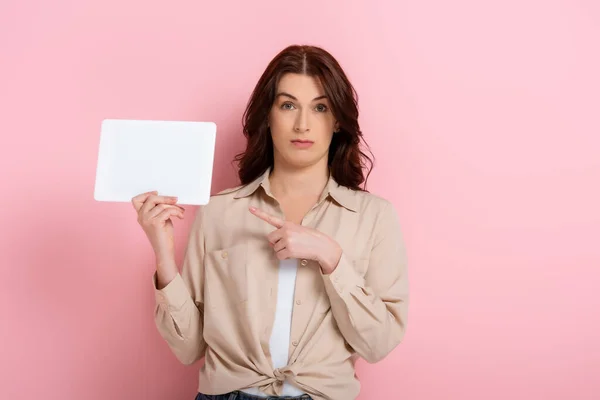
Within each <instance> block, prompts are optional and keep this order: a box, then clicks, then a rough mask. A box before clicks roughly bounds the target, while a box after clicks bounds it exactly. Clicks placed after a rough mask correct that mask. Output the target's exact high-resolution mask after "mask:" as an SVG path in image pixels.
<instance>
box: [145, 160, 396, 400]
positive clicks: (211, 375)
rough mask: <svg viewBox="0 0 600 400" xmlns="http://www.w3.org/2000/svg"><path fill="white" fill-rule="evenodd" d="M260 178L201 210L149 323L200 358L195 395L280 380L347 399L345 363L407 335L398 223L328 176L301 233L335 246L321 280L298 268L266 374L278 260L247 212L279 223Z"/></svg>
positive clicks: (277, 384) (264, 228) (352, 386)
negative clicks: (283, 353)
mask: <svg viewBox="0 0 600 400" xmlns="http://www.w3.org/2000/svg"><path fill="white" fill-rule="evenodd" d="M269 173H270V170H267V171H266V172H265V173H264V174H263V175H262V176H261V177H260V178H258V179H256V180H255V181H254V182H252V183H250V184H248V185H245V186H240V187H237V188H233V189H228V190H225V191H223V192H221V193H219V194H217V195H215V196H212V197H211V199H210V202H209V204H207V205H206V206H202V207H200V208H198V211H197V213H196V216H195V219H194V222H193V226H192V230H191V232H190V236H189V241H188V245H187V249H186V252H185V258H184V263H183V267H182V270H181V274H178V275H177V276H176V277H175V279H173V280H172V281H171V282H169V284H168V285H167V286H165V287H164V288H163V289H161V290H157V289H156V275H154V277H153V280H154V288H155V293H156V311H155V320H156V326H157V327H158V330H159V332H160V334H161V336H162V337H163V338H164V339H165V340H166V341H167V343H168V345H169V347H170V348H171V350H172V351H173V353H174V354H175V356H177V358H178V359H179V360H180V361H181V362H182V363H184V364H188V365H189V364H192V363H194V362H195V361H197V360H199V359H200V358H202V356H205V363H204V365H203V366H202V368H201V369H200V379H199V388H198V390H199V391H201V392H203V393H205V394H222V393H228V392H231V391H234V390H239V389H242V388H249V387H258V388H259V389H260V390H261V391H263V392H265V393H267V394H270V395H280V394H281V389H282V386H283V382H284V381H288V382H291V383H292V384H293V385H295V386H296V387H298V388H300V389H301V390H303V391H304V392H306V393H308V394H309V395H311V397H312V398H313V399H314V400H325V399H328V400H331V399H333V400H352V399H355V398H356V397H357V395H358V393H359V390H360V384H359V382H358V379H357V378H356V376H355V373H354V372H355V371H354V363H355V360H356V358H357V357H358V356H360V357H362V358H364V359H365V360H366V361H367V362H369V363H374V362H377V361H379V360H381V359H382V358H384V357H385V356H386V355H387V354H389V353H390V352H391V351H392V350H393V349H394V347H396V346H397V345H398V344H399V343H400V341H401V340H402V338H403V336H404V333H405V330H406V318H407V312H408V278H407V266H406V253H405V247H404V243H403V239H402V234H401V230H400V224H399V220H398V216H397V214H396V212H395V210H394V208H393V206H392V204H391V203H390V202H388V201H387V200H384V199H382V198H381V197H378V196H375V195H373V194H369V193H366V192H360V191H354V190H351V189H348V188H346V187H343V186H340V185H338V184H337V183H336V182H335V181H334V180H333V179H332V178H330V179H329V182H328V184H327V186H326V187H325V189H324V190H323V193H322V194H321V197H320V199H319V201H318V202H317V204H316V205H315V206H314V207H313V208H312V209H311V210H310V211H309V212H308V213H307V215H306V216H305V217H304V219H303V221H302V225H304V226H308V227H312V228H315V229H317V230H319V231H321V232H323V233H325V234H327V235H329V236H330V237H332V238H333V239H335V240H336V241H337V242H338V243H339V244H340V246H341V247H342V251H343V253H342V257H341V259H340V261H339V264H338V266H337V268H336V269H335V271H334V272H333V273H331V274H330V275H325V274H323V273H322V272H321V268H320V266H319V265H318V263H317V262H316V261H313V260H300V261H299V267H298V272H297V277H296V288H295V293H294V309H293V313H292V328H291V343H290V347H289V362H288V365H287V366H286V367H284V368H278V369H273V366H272V361H271V358H270V354H269V339H270V335H271V330H272V328H273V320H274V316H275V307H276V302H277V293H276V291H277V279H278V265H279V260H277V258H276V257H275V254H274V251H273V249H272V248H271V247H270V245H269V243H268V241H267V239H266V236H267V235H268V234H269V233H270V232H272V231H273V230H275V228H274V227H272V226H271V225H269V224H268V223H266V222H265V221H262V220H261V219H259V218H257V217H256V216H255V215H253V214H251V213H250V211H248V207H250V206H254V207H257V208H259V209H262V210H263V211H265V212H267V213H270V214H272V215H275V216H278V217H280V218H282V219H283V218H284V216H283V213H282V210H281V208H280V207H279V204H278V203H277V201H276V200H275V198H274V197H273V195H272V194H271V191H270V188H269V179H268V177H269Z"/></svg>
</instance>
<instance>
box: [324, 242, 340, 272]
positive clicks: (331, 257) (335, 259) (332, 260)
mask: <svg viewBox="0 0 600 400" xmlns="http://www.w3.org/2000/svg"><path fill="white" fill-rule="evenodd" d="M341 257H342V248H341V247H340V245H339V244H337V243H336V242H334V243H332V247H331V251H330V252H328V253H327V256H326V257H325V258H324V259H323V260H319V264H320V265H321V272H323V274H325V275H329V274H331V273H332V272H333V271H335V269H336V268H337V265H338V263H339V262H340V258H341Z"/></svg>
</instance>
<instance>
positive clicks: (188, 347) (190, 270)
mask: <svg viewBox="0 0 600 400" xmlns="http://www.w3.org/2000/svg"><path fill="white" fill-rule="evenodd" d="M203 213H204V208H203V207H200V208H199V209H198V211H197V213H196V217H195V219H194V223H193V224H192V229H191V231H190V236H189V239H188V244H187V249H186V254H185V258H184V262H183V267H182V272H181V274H179V273H177V274H176V275H175V277H174V278H173V279H172V280H171V281H170V282H169V283H168V284H167V285H166V286H165V287H163V288H161V289H158V287H159V285H158V283H157V274H156V273H155V274H154V276H153V283H154V292H155V297H156V307H155V312H154V321H155V323H156V327H157V328H158V331H159V333H160V335H161V336H162V337H163V339H165V340H166V342H167V343H168V345H169V347H170V348H171V351H172V352H173V353H174V354H175V356H176V357H177V359H179V361H181V362H182V363H183V364H186V365H190V364H192V363H194V362H195V361H197V360H199V359H200V358H201V357H202V356H203V355H204V351H205V350H206V343H205V342H204V339H203V335H202V331H203V319H204V304H203V303H204V293H203V292H204V253H205V249H204V232H203V226H202V225H203V218H204V215H203Z"/></svg>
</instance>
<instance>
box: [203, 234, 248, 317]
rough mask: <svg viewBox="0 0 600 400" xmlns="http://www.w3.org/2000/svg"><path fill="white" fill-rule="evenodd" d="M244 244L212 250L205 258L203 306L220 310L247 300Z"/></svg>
mask: <svg viewBox="0 0 600 400" xmlns="http://www.w3.org/2000/svg"><path fill="white" fill-rule="evenodd" d="M247 261H248V257H247V248H246V243H242V244H237V245H234V246H229V247H225V248H222V249H218V250H213V251H210V252H207V253H206V258H205V273H206V279H205V292H206V297H207V299H206V301H205V306H208V307H210V308H221V307H224V306H226V305H227V304H231V305H238V304H240V303H244V302H246V301H247V300H248V271H247Z"/></svg>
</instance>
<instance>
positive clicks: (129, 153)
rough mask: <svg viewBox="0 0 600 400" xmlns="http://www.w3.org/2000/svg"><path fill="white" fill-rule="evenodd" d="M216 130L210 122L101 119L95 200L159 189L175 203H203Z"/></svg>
mask: <svg viewBox="0 0 600 400" xmlns="http://www.w3.org/2000/svg"><path fill="white" fill-rule="evenodd" d="M216 131H217V126H216V124H215V123H214V122H195V121H157V120H127V119H105V120H104V121H102V125H101V131H100V147H99V152H98V163H97V169H96V184H95V189H94V199H96V200H97V201H114V202H131V199H132V198H133V197H134V196H136V195H138V194H140V193H145V192H149V191H152V190H157V191H158V193H159V194H160V195H166V196H177V197H178V198H179V200H178V203H179V204H190V205H204V204H207V203H208V201H209V199H210V191H211V184H212V172H213V161H214V152H215V137H216Z"/></svg>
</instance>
